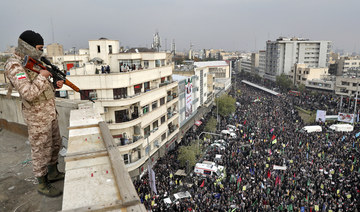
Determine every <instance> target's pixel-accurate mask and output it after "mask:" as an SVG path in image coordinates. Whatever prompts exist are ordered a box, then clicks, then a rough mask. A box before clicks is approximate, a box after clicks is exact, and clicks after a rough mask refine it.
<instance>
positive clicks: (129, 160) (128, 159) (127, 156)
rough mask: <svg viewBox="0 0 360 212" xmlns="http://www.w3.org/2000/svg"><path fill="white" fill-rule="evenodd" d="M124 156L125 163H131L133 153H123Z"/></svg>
mask: <svg viewBox="0 0 360 212" xmlns="http://www.w3.org/2000/svg"><path fill="white" fill-rule="evenodd" d="M123 158H124V163H125V164H129V163H131V155H130V154H125V155H123Z"/></svg>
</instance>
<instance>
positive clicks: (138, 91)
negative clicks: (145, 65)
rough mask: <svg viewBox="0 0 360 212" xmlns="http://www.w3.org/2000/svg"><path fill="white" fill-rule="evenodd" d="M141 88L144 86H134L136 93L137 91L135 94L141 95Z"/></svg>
mask: <svg viewBox="0 0 360 212" xmlns="http://www.w3.org/2000/svg"><path fill="white" fill-rule="evenodd" d="M141 87H142V85H141V84H138V85H134V91H135V94H139V93H141Z"/></svg>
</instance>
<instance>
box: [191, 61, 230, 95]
mask: <svg viewBox="0 0 360 212" xmlns="http://www.w3.org/2000/svg"><path fill="white" fill-rule="evenodd" d="M194 65H195V66H196V67H197V68H203V67H207V68H208V69H209V71H208V72H209V74H212V75H214V77H215V90H217V91H215V93H217V92H219V91H222V90H227V89H229V88H230V86H231V71H230V65H229V64H228V63H227V62H226V61H222V60H221V61H208V62H195V63H194Z"/></svg>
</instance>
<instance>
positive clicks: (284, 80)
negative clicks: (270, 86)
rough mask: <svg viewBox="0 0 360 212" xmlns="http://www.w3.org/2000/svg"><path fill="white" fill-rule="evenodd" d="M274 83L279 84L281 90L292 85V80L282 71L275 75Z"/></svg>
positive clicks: (285, 89)
mask: <svg viewBox="0 0 360 212" xmlns="http://www.w3.org/2000/svg"><path fill="white" fill-rule="evenodd" d="M276 85H277V86H279V87H280V89H281V90H282V91H288V90H289V89H291V88H292V86H293V84H292V81H291V80H290V79H289V78H288V76H287V75H286V74H284V73H282V74H281V75H280V76H277V77H276Z"/></svg>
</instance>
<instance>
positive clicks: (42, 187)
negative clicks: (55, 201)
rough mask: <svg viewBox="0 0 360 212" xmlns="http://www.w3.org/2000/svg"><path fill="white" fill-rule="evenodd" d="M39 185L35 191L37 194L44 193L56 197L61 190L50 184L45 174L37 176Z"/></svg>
mask: <svg viewBox="0 0 360 212" xmlns="http://www.w3.org/2000/svg"><path fill="white" fill-rule="evenodd" d="M37 179H38V181H39V185H38V188H37V191H38V192H39V194H42V195H45V196H47V197H57V196H60V195H61V194H62V191H60V190H59V189H57V188H55V187H54V186H52V185H51V184H50V183H49V182H48V180H47V175H45V176H42V177H38V178H37Z"/></svg>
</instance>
